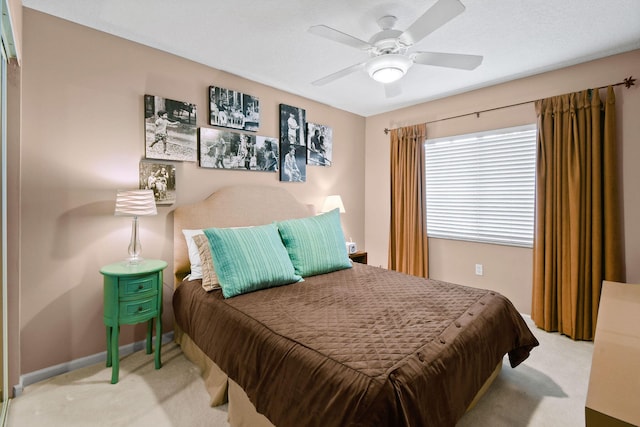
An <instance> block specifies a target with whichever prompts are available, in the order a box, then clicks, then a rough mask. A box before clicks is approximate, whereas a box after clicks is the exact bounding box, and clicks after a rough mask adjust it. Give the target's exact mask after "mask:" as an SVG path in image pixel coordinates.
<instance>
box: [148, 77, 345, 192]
mask: <svg viewBox="0 0 640 427" xmlns="http://www.w3.org/2000/svg"><path fill="white" fill-rule="evenodd" d="M208 99H209V120H208V124H209V125H211V126H214V127H200V128H199V129H198V127H197V124H196V123H197V122H196V110H197V106H196V105H195V104H191V103H189V102H184V101H175V100H172V99H167V98H163V97H160V96H156V95H144V122H145V123H144V124H145V159H143V160H141V161H140V188H141V189H151V190H153V191H154V194H155V197H156V203H157V204H172V203H174V202H175V198H176V197H175V188H176V185H175V184H176V182H175V166H174V165H173V164H171V163H166V162H164V161H179V162H197V163H198V166H200V167H201V168H208V169H229V170H241V171H257V172H272V173H275V172H278V173H279V175H278V176H279V179H280V181H283V182H305V181H306V178H307V166H331V163H332V151H333V150H332V148H333V130H332V128H331V127H329V126H326V125H320V124H316V123H310V122H307V121H306V111H305V110H304V109H302V108H298V107H293V106H290V105H286V104H280V137H279V138H277V137H270V136H260V135H257V134H255V133H253V132H257V131H258V129H259V128H260V103H259V100H258V98H257V97H254V96H251V95H247V94H244V93H241V92H237V91H234V90H229V89H225V88H221V87H217V86H210V87H209V93H208Z"/></svg>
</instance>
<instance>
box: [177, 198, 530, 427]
mask: <svg viewBox="0 0 640 427" xmlns="http://www.w3.org/2000/svg"><path fill="white" fill-rule="evenodd" d="M336 215H339V214H337V213H336ZM337 218H338V220H337V224H338V225H337V227H336V226H335V224H336V222H335V217H333V216H331V215H330V214H321V215H314V212H313V209H312V208H311V207H309V206H307V205H304V204H301V203H299V202H298V201H297V200H296V199H295V198H294V197H293V196H292V195H290V194H289V193H288V192H287V191H286V190H284V189H283V188H281V187H270V186H231V187H225V188H222V189H220V190H218V191H216V192H215V193H213V194H212V195H211V196H209V197H208V198H207V199H205V200H203V201H202V202H199V203H195V204H192V205H187V206H181V207H178V208H176V209H175V211H174V275H175V287H176V289H175V292H174V296H173V309H174V315H175V337H176V341H177V342H178V343H179V344H180V346H181V347H182V349H183V351H184V353H185V354H186V356H187V357H188V358H189V359H191V360H192V361H194V363H196V364H197V365H198V366H199V367H200V368H201V370H202V373H203V378H204V379H205V383H206V386H207V390H208V392H209V394H210V396H211V404H212V405H220V404H223V403H225V402H227V401H228V403H229V406H228V413H229V423H230V424H231V426H233V427H272V426H274V425H275V426H278V427H294V426H295V427H299V426H323V427H332V426H335V427H338V426H340V427H342V426H354V427H356V426H358V427H364V426H371V427H373V426H376V427H377V426H454V425H455V423H456V422H457V420H458V419H459V418H460V417H462V415H464V413H465V411H467V410H468V409H469V408H470V407H472V406H473V404H474V403H475V402H476V401H477V399H479V397H480V396H481V395H482V393H483V392H484V391H485V390H486V389H487V387H489V385H490V384H491V381H492V380H493V379H494V378H495V376H496V375H497V374H498V372H499V370H500V368H501V366H502V361H503V358H505V355H507V357H508V360H509V363H510V365H511V366H512V367H515V366H517V365H518V364H520V363H521V362H522V361H523V360H525V359H526V358H527V357H528V356H529V352H530V351H531V349H533V348H534V347H535V346H537V345H538V341H537V340H536V338H535V337H534V336H533V334H532V333H531V331H530V330H529V329H528V327H527V325H526V323H525V322H524V320H523V319H522V317H521V316H520V314H519V313H518V312H517V311H516V310H515V308H514V307H513V305H512V304H511V302H510V301H509V300H508V299H507V298H505V297H504V296H502V295H500V294H498V293H496V292H492V291H488V290H482V289H476V288H471V287H466V286H461V285H455V284H451V283H446V282H441V281H436V280H429V279H424V278H418V277H414V276H409V275H405V274H402V273H398V272H394V271H389V270H385V269H382V268H377V267H373V266H368V265H363V264H357V263H353V264H352V263H351V262H349V261H348V256H346V248H344V238H343V237H342V235H341V228H340V226H339V216H338V217H337ZM331 221H333V222H331ZM316 223H318V224H320V225H319V226H318V227H332V228H331V229H324V231H323V232H321V233H320V234H321V235H322V236H328V235H330V236H333V233H334V231H335V233H336V236H337V237H336V239H338V237H341V238H342V239H343V240H342V242H341V244H342V246H343V249H344V253H343V252H341V251H340V250H339V249H336V250H335V252H336V253H339V254H338V255H335V259H338V260H339V265H340V267H339V268H336V269H331V268H330V271H328V272H323V273H320V274H300V275H295V276H296V277H302V279H295V281H293V282H291V283H289V284H282V285H280V284H279V285H270V286H268V287H264V288H260V289H258V290H253V289H250V290H251V291H249V292H239V293H237V294H234V295H231V296H230V295H227V294H228V292H229V289H230V287H229V286H228V285H225V286H224V288H225V289H223V290H220V289H213V290H212V288H211V284H210V283H207V282H209V281H210V280H209V279H210V278H209V277H208V276H207V272H206V271H207V268H208V269H209V270H211V269H212V266H211V262H212V261H211V260H210V259H207V256H210V255H211V254H212V255H213V260H215V261H214V263H218V264H217V265H216V267H219V268H220V269H221V270H222V271H221V273H222V276H221V277H220V280H221V281H222V278H224V280H225V283H226V280H228V279H227V274H234V272H237V271H239V270H242V269H241V268H237V267H236V268H235V270H234V271H232V272H228V271H227V272H225V271H224V270H225V267H224V266H223V265H225V263H226V262H227V260H226V259H224V258H223V257H224V256H226V255H225V253H226V252H229V251H230V249H229V248H230V246H227V247H224V248H223V249H224V250H222V249H220V248H218V247H217V246H216V245H218V242H219V241H222V239H223V238H226V237H225V236H238V235H241V234H242V233H253V232H254V229H260V230H261V231H260V233H262V232H263V228H265V227H266V228H268V232H269V233H271V232H272V231H271V229H272V226H273V227H275V229H276V230H278V233H279V236H280V237H281V239H282V242H281V243H284V246H285V250H286V251H288V252H287V253H288V255H289V258H290V260H291V262H292V263H293V265H294V267H295V273H297V272H301V273H303V272H306V273H309V272H312V271H313V270H309V269H306V270H305V268H307V267H308V266H307V265H305V264H304V263H305V262H307V261H304V262H301V261H300V258H304V257H305V256H306V255H305V254H306V253H307V252H309V251H308V249H305V246H304V245H305V244H307V243H308V242H306V241H303V242H302V243H300V236H303V237H305V238H307V236H309V235H308V234H304V233H306V232H310V233H315V232H316V231H317V230H316V228H315V227H316V225H315V224H316ZM301 224H302V225H304V226H305V228H304V229H302V228H296V227H298V226H299V225H301ZM310 224H312V225H310ZM335 228H339V230H337V231H336V230H334V229H335ZM203 229H206V230H208V231H207V232H206V233H207V234H206V235H205V236H204V237H203V236H202V234H201V235H200V236H199V237H196V238H195V240H196V242H197V243H199V247H198V249H199V254H200V255H201V256H202V260H201V261H202V265H203V266H204V267H203V269H204V270H205V273H204V277H203V278H196V279H195V280H190V279H191V276H190V274H191V273H192V272H191V271H190V270H191V265H192V264H191V262H192V260H190V256H189V255H190V253H189V252H190V250H191V251H192V255H193V249H194V248H193V246H189V245H188V244H187V242H188V241H189V240H188V239H186V238H185V236H186V235H187V234H188V233H189V232H185V231H184V230H198V231H199V230H203ZM299 229H300V230H303V231H301V232H300V233H302V234H296V233H298V231H297V230H299ZM309 230H311V231H309ZM327 230H329V231H327ZM312 236H313V239H308V240H315V238H316V235H314V234H312ZM331 238H333V237H331ZM207 239H208V240H207ZM217 239H218V240H217ZM261 239H262V240H268V239H270V237H269V238H264V237H261ZM295 239H298V240H297V241H296V240H295ZM327 239H329V237H327ZM207 242H208V243H209V246H207ZM243 242H244V241H243ZM256 242H257V240H256ZM292 242H294V243H295V244H301V245H302V246H301V248H297V249H296V248H293V249H292V246H295V245H293V244H292ZM243 244H244V243H243ZM274 244H277V242H275V243H274ZM314 244H315V243H314ZM318 244H319V245H322V244H324V242H320V243H318ZM190 245H192V243H191V242H190ZM256 245H258V244H257V243H256ZM260 245H262V244H261V243H260ZM205 247H207V248H208V250H207V249H204V248H205ZM332 247H333V246H332ZM325 249H326V248H325ZM256 250H257V249H256ZM279 250H280V249H279V247H278V249H277V250H275V251H276V252H277V251H279ZM314 250H315V249H314ZM225 251H226V252H225ZM231 251H233V250H231ZM269 251H271V249H269ZM296 251H298V252H296ZM207 252H211V254H207ZM328 252H331V254H330V255H326V254H325V253H328ZM333 252H334V251H333V250H332V251H327V250H325V251H324V253H320V252H318V253H315V254H314V256H313V258H314V259H312V260H310V261H308V262H309V263H311V264H314V263H316V260H315V258H322V257H324V256H325V255H326V256H331V257H334V253H333ZM259 256H262V255H259ZM259 256H254V255H252V256H251V259H248V258H246V259H244V261H242V262H243V263H245V264H241V265H249V264H250V263H251V262H252V259H253V258H254V257H257V258H259ZM268 256H271V255H268ZM345 257H346V259H347V262H348V264H349V265H348V266H347V265H344V263H343V261H342V260H343V258H345ZM228 258H231V259H230V260H229V262H230V263H234V262H237V260H238V259H239V258H241V256H238V255H237V254H235V252H234V253H233V255H229V256H228ZM283 263H286V262H285V261H283ZM266 264H269V263H263V264H260V265H264V269H268V267H267V265H266ZM205 265H208V267H206V266H205ZM231 265H233V264H231ZM221 266H222V267H221ZM252 268H253V269H256V270H262V268H259V269H258V268H255V267H252ZM287 268H288V267H287ZM194 269H195V267H194ZM214 270H215V268H214ZM260 274H262V273H260ZM265 274H266V273H265ZM291 280H293V279H291Z"/></svg>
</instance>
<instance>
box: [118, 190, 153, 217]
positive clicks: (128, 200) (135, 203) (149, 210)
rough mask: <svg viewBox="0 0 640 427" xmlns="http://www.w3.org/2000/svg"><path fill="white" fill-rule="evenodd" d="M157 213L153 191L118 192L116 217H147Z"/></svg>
mask: <svg viewBox="0 0 640 427" xmlns="http://www.w3.org/2000/svg"><path fill="white" fill-rule="evenodd" d="M157 213H158V211H157V209H156V200H155V197H154V196H153V191H152V190H118V192H117V194H116V211H115V215H116V216H147V215H156V214H157Z"/></svg>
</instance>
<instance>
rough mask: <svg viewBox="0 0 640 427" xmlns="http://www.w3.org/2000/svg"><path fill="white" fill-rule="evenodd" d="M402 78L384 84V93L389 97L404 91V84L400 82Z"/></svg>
mask: <svg viewBox="0 0 640 427" xmlns="http://www.w3.org/2000/svg"><path fill="white" fill-rule="evenodd" d="M401 80H402V79H400V80H396V81H395V82H392V83H387V84H385V85H384V94H385V96H386V97H387V98H393V97H395V96H398V95H400V94H401V93H402V85H401V84H400V81H401Z"/></svg>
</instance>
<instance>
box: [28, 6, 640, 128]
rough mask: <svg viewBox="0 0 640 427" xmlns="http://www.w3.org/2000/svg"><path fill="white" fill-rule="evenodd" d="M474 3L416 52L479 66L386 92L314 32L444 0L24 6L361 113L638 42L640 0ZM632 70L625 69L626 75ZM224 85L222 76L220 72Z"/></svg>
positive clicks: (352, 52)
mask: <svg viewBox="0 0 640 427" xmlns="http://www.w3.org/2000/svg"><path fill="white" fill-rule="evenodd" d="M461 1H462V3H463V4H464V5H465V7H466V10H465V11H464V12H463V13H462V14H461V15H459V16H457V17H456V18H454V19H453V20H452V21H450V22H449V23H447V24H446V25H444V26H443V27H441V28H440V29H438V30H437V31H435V32H434V33H432V34H430V35H429V36H427V37H426V38H425V39H424V40H422V41H421V42H419V43H417V44H416V45H414V47H413V48H412V50H421V51H435V52H452V53H466V54H475V55H483V56H484V61H483V63H482V64H481V65H480V66H479V67H478V68H477V69H475V70H473V71H462V70H452V69H446V68H440V67H431V66H424V65H414V66H413V67H412V68H411V69H410V70H409V72H408V73H407V75H406V76H405V77H404V78H403V79H402V81H401V85H402V93H401V94H400V95H399V96H396V97H393V98H387V97H386V96H385V93H384V88H383V86H382V85H381V84H380V83H376V82H375V81H373V80H372V79H371V78H370V77H369V76H368V75H367V74H366V72H365V71H359V72H357V73H354V74H351V75H349V76H347V77H344V78H342V79H339V80H336V81H334V82H332V83H329V84H327V85H325V86H322V87H317V86H313V85H312V84H311V82H313V81H314V80H317V79H319V78H321V77H324V76H326V75H328V74H331V73H333V72H335V71H338V70H340V69H343V68H346V67H348V66H350V65H353V64H355V63H359V62H362V61H364V60H366V59H367V58H368V54H367V53H366V52H364V51H359V50H357V49H354V48H351V47H348V46H344V45H341V44H338V43H335V42H332V41H330V40H327V39H324V38H321V37H318V36H315V35H313V34H310V33H309V32H307V29H308V28H309V27H310V26H312V25H318V24H325V25H328V26H330V27H333V28H335V29H338V30H340V31H342V32H345V33H348V34H351V35H353V36H355V37H357V38H360V39H362V40H369V38H370V37H371V36H372V35H373V34H375V33H376V32H377V31H379V27H378V25H377V24H376V20H377V19H378V18H380V17H381V16H384V15H389V14H391V15H395V16H397V17H398V21H397V23H396V29H399V30H405V29H406V28H408V27H409V26H410V25H411V24H412V23H413V21H414V20H415V19H416V18H417V17H419V16H420V15H422V14H423V13H424V12H425V11H426V10H427V9H429V7H431V6H432V5H433V4H434V3H435V0H424V1H417V0H396V1H386V0H320V1H319V0H313V1H312V0H280V1H278V0H232V1H229V0H227V1H222V0H182V1H176V0H135V1H132V0H55V1H52V0H23V5H24V6H26V7H29V8H33V9H36V10H40V11H42V12H45V13H49V14H51V15H55V16H58V17H61V18H64V19H67V20H70V21H73V22H76V23H79V24H82V25H85V26H88V27H91V28H95V29H98V30H101V31H104V32H107V33H110V34H114V35H117V36H120V37H123V38H125V39H129V40H132V41H135V42H138V43H141V44H144V45H147V46H151V47H154V48H157V49H160V50H163V51H166V52H170V53H173V54H176V55H179V56H182V57H184V58H188V59H190V60H193V61H196V62H199V63H202V64H205V65H208V66H211V67H214V68H217V69H220V70H224V71H227V72H230V73H233V74H236V75H239V76H242V77H245V78H248V79H250V80H253V81H256V82H260V83H264V84H266V85H269V86H272V87H275V88H278V89H282V90H285V91H288V92H291V93H294V94H298V95H301V96H304V97H307V98H311V99H314V100H316V101H319V102H322V103H325V104H328V105H331V106H334V107H337V108H341V109H344V110H347V111H350V112H353V113H356V114H359V115H362V116H370V115H374V114H378V113H382V112H386V111H391V110H394V109H397V108H401V107H405V106H409V105H414V104H418V103H422V102H425V101H429V100H433V99H437V98H442V97H445V96H450V95H453V94H457V93H461V92H465V91H469V90H473V89H477V88H481V87H484V86H489V85H493V84H496V83H500V82H505V81H509V80H513V79H516V78H520V77H525V76H529V75H533V74H537V73H541V72H544V71H549V70H553V69H557V68H562V67H566V66H569V65H574V64H578V63H581V62H585V61H588V60H592V59H597V58H601V57H605V56H609V55H612V54H616V53H621V52H625V51H630V50H634V49H638V48H640V0H461ZM623 77H625V76H620V78H623ZM211 84H213V85H215V84H216V82H214V81H212V82H211Z"/></svg>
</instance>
